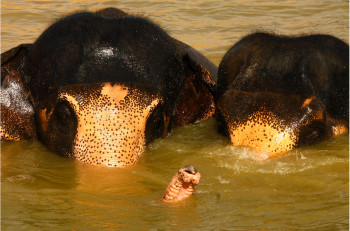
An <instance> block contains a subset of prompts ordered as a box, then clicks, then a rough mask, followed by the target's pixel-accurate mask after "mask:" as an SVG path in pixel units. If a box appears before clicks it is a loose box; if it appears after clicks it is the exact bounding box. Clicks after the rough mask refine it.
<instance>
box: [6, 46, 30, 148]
mask: <svg viewBox="0 0 350 231" xmlns="http://www.w3.org/2000/svg"><path fill="white" fill-rule="evenodd" d="M30 46H31V45H30V44H22V45H19V46H17V47H15V48H12V49H10V50H8V51H6V52H4V53H2V54H1V93H0V106H1V125H0V129H1V132H0V133H1V140H2V141H19V140H25V139H36V128H35V122H34V109H33V105H32V104H31V102H30V100H29V97H30V94H29V91H28V90H26V88H25V87H24V85H23V81H22V80H23V78H22V76H21V74H20V72H19V69H20V66H21V65H22V63H23V59H24V57H25V56H26V55H27V53H28V49H29V48H30Z"/></svg>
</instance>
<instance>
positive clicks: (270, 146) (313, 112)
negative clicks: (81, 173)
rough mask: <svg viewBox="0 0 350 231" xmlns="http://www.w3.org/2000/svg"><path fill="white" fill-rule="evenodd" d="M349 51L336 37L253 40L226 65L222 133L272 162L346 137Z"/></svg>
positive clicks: (221, 84)
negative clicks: (296, 150)
mask: <svg viewBox="0 0 350 231" xmlns="http://www.w3.org/2000/svg"><path fill="white" fill-rule="evenodd" d="M348 51H349V46H348V45H347V44H345V43H344V42H342V41H340V40H339V39H337V38H335V37H332V36H328V35H310V36H304V37H286V36H276V35H272V34H266V33H256V34H252V35H249V36H246V37H245V38H243V39H242V40H240V41H239V42H238V43H237V44H235V45H234V46H233V47H232V48H231V49H230V50H229V51H228V52H227V53H226V55H225V56H224V58H223V59H222V61H221V63H220V66H219V71H218V96H217V102H216V103H217V114H218V116H217V120H218V124H219V131H221V132H222V133H224V134H225V135H226V136H227V137H228V138H229V139H230V141H231V142H232V143H233V144H234V145H242V146H247V147H251V148H252V149H254V150H256V151H258V152H259V153H263V154H264V155H262V156H266V155H265V154H268V157H272V156H276V155H280V154H282V153H285V152H287V151H289V150H291V149H293V148H297V147H301V146H305V145H310V144H314V143H317V142H319V141H322V140H325V139H327V138H330V137H332V136H335V135H338V134H342V133H346V132H347V131H348V126H349V124H348V119H349V108H348V105H349V53H348Z"/></svg>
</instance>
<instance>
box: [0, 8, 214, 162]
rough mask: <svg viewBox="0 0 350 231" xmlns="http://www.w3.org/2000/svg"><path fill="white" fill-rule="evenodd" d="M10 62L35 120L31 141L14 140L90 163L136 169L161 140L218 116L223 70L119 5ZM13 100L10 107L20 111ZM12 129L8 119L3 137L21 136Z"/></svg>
mask: <svg viewBox="0 0 350 231" xmlns="http://www.w3.org/2000/svg"><path fill="white" fill-rule="evenodd" d="M4 58H5V59H4ZM2 60H3V61H2V72H4V73H5V76H6V77H7V78H10V79H13V77H12V76H17V77H18V78H19V79H20V82H21V83H22V84H23V87H22V89H21V92H22V98H23V97H24V98H25V99H26V102H28V103H29V105H31V107H32V114H31V116H32V117H31V119H32V118H34V119H35V123H36V125H35V126H36V129H34V131H32V132H31V133H32V136H30V135H29V137H28V136H26V137H25V136H22V137H21V135H17V138H16V139H13V140H20V139H25V138H35V137H36V136H38V138H39V139H40V140H41V141H43V143H44V144H46V145H47V146H48V147H49V148H50V149H51V150H53V151H55V152H57V153H59V154H61V155H64V156H69V157H73V158H76V159H78V160H81V161H83V162H86V163H89V164H94V165H96V164H103V165H106V166H126V165H130V164H133V163H135V162H136V161H137V160H138V158H139V157H140V156H141V154H142V153H143V152H144V150H145V148H146V144H148V143H149V142H151V141H152V140H154V139H155V138H158V137H165V136H166V135H167V133H168V132H169V131H170V130H171V129H172V128H173V127H176V126H181V125H184V124H187V123H190V122H195V121H197V120H200V119H204V118H207V117H210V116H211V115H212V114H213V113H214V110H215V108H214V105H213V96H212V94H211V93H210V90H209V89H208V87H207V86H208V84H211V83H210V82H211V75H213V77H214V79H215V78H216V77H215V75H216V73H215V71H216V67H215V65H214V64H212V63H211V62H210V61H209V60H207V59H205V58H204V57H203V56H202V55H201V54H200V53H198V52H197V51H195V50H194V49H192V48H191V47H189V46H188V45H186V44H183V43H181V42H179V41H177V40H175V39H173V38H171V37H170V36H169V35H168V34H167V33H166V32H165V31H163V30H162V29H161V28H160V27H158V26H157V25H155V24H154V23H152V22H151V21H149V20H147V19H145V18H141V17H135V16H129V15H127V14H126V13H124V12H122V11H120V10H117V9H114V8H108V9H105V10H101V11H97V12H95V13H93V12H81V13H76V14H73V15H70V16H67V17H65V18H63V19H60V20H59V21H57V22H56V23H54V24H53V25H51V26H50V27H49V28H48V29H46V30H45V31H44V32H43V33H42V34H41V35H40V37H39V38H38V39H37V40H36V41H35V43H34V44H28V45H25V46H23V45H21V46H19V47H17V48H13V49H12V50H10V51H7V52H5V53H3V54H2ZM2 76H4V75H2ZM4 81H5V80H4V79H3V77H2V88H5V87H6V86H4V85H3V82H4ZM14 97H16V96H15V95H12V96H11V97H10V96H9V97H7V98H8V99H10V98H14ZM8 99H5V100H2V102H1V106H2V108H3V107H4V108H5V109H8V111H10V112H13V113H12V114H13V115H17V114H21V113H20V112H19V113H18V112H16V111H14V110H13V107H11V105H7V104H5V103H3V102H5V101H6V100H7V101H8ZM22 101H23V100H22ZM2 117H4V115H3V114H2ZM23 120H24V122H25V121H26V120H28V119H27V117H24V119H23ZM12 123H14V121H13V120H11V118H8V117H7V119H6V118H5V119H3V118H2V124H1V132H2V133H1V139H2V140H11V139H10V137H11V134H16V129H11V126H10V128H9V126H7V125H11V124H12ZM28 125H29V126H30V125H31V124H28ZM29 133H30V132H29ZM5 134H6V135H5Z"/></svg>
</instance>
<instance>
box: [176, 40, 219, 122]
mask: <svg viewBox="0 0 350 231" xmlns="http://www.w3.org/2000/svg"><path fill="white" fill-rule="evenodd" d="M177 42H178V43H180V45H179V46H180V51H182V52H183V62H184V65H185V69H186V70H185V71H186V78H185V82H184V85H183V88H182V92H181V93H180V95H179V99H178V101H177V106H176V109H175V116H174V120H173V125H174V127H177V126H183V125H186V124H188V123H193V122H197V121H199V120H203V119H207V118H210V117H212V116H213V115H214V113H215V104H214V94H215V87H216V84H215V80H213V79H216V76H217V67H216V66H215V65H214V64H213V63H211V62H210V61H209V60H208V59H206V58H205V57H204V56H203V55H201V54H200V53H199V52H198V51H196V50H194V49H193V48H191V47H189V46H188V45H186V44H184V43H181V42H179V41H177Z"/></svg>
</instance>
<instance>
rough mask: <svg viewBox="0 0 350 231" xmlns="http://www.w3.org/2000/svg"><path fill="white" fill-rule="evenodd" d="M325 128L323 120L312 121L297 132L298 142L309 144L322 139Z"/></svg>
mask: <svg viewBox="0 0 350 231" xmlns="http://www.w3.org/2000/svg"><path fill="white" fill-rule="evenodd" d="M325 137H326V128H325V124H324V122H323V121H314V122H312V123H310V124H308V125H307V126H306V127H304V128H302V129H301V130H300V133H299V142H298V143H299V144H301V145H310V144H314V143H318V142H320V141H322V140H324V139H325Z"/></svg>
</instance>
